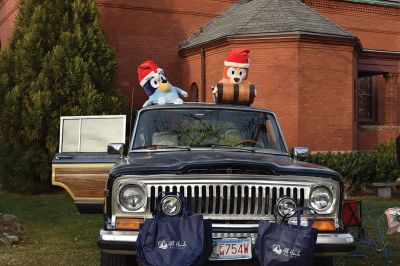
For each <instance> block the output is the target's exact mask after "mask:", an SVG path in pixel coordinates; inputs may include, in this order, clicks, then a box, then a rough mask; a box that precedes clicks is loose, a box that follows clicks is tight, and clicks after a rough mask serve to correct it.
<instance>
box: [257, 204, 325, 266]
mask: <svg viewBox="0 0 400 266" xmlns="http://www.w3.org/2000/svg"><path fill="white" fill-rule="evenodd" d="M302 210H312V211H314V210H313V209H311V208H308V207H305V208H296V210H295V212H296V216H297V225H289V224H284V221H285V219H286V217H283V219H282V221H281V222H280V223H279V222H278V221H277V220H276V217H275V223H272V222H268V221H260V225H259V228H258V233H257V241H256V247H255V253H256V256H257V259H258V261H259V263H260V264H261V265H262V266H278V265H279V266H281V265H294V266H306V265H312V264H313V260H314V253H315V247H316V242H317V235H318V230H317V229H315V228H313V227H312V225H313V223H314V222H315V219H316V212H315V211H314V217H313V219H312V221H311V222H310V223H309V224H308V226H300V212H301V211H302Z"/></svg>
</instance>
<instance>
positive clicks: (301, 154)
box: [292, 147, 310, 161]
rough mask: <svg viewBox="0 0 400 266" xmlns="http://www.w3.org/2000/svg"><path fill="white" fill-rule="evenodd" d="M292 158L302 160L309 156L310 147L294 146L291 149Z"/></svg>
mask: <svg viewBox="0 0 400 266" xmlns="http://www.w3.org/2000/svg"><path fill="white" fill-rule="evenodd" d="M292 153H293V159H295V160H299V161H304V160H305V159H307V158H308V157H309V156H310V149H309V148H307V147H294V148H293V149H292Z"/></svg>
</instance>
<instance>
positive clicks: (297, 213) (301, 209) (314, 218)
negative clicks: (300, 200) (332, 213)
mask: <svg viewBox="0 0 400 266" xmlns="http://www.w3.org/2000/svg"><path fill="white" fill-rule="evenodd" d="M301 211H312V212H313V214H314V215H313V218H312V220H311V222H309V223H308V226H307V227H308V228H310V227H311V226H312V225H313V224H314V223H315V220H316V219H317V212H316V211H315V210H314V209H313V208H310V207H298V208H296V209H294V212H295V214H296V218H297V228H300V222H301V220H300V212H301ZM276 213H277V210H276V207H275V212H274V216H275V223H277V222H278V221H277V215H276ZM288 216H289V213H288V214H285V215H284V216H283V217H282V220H281V224H283V223H284V222H285V220H287V219H288Z"/></svg>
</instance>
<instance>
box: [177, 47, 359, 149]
mask: <svg viewBox="0 0 400 266" xmlns="http://www.w3.org/2000/svg"><path fill="white" fill-rule="evenodd" d="M236 47H246V48H248V49H250V58H251V66H250V72H249V78H248V80H249V81H250V82H252V83H253V84H255V85H256V89H257V97H256V100H255V102H254V106H255V107H262V108H266V109H269V110H271V111H273V112H275V113H276V114H277V116H278V118H279V121H280V124H281V126H282V130H283V133H284V135H285V138H286V141H287V143H288V146H289V147H293V146H299V145H303V146H308V147H310V148H311V149H313V150H352V149H353V148H355V147H354V146H355V142H354V141H355V140H354V137H353V135H354V130H355V126H354V121H353V113H354V109H353V108H354V107H353V97H354V95H353V92H354V90H353V83H354V66H356V64H354V61H355V60H356V59H355V58H354V54H353V47H352V46H343V45H327V44H312V43H307V42H299V41H297V40H296V41H294V40H292V41H283V40H281V41H279V42H277V41H272V42H264V43H253V42H251V41H249V42H248V43H247V44H246V43H240V44H229V45H228V44H225V45H223V46H219V47H215V48H209V49H208V50H206V53H205V54H206V60H205V62H206V95H207V101H212V98H211V90H210V87H211V86H213V85H215V84H216V83H217V82H218V81H219V80H220V79H221V78H222V70H223V62H224V60H225V58H226V55H227V53H228V51H229V50H230V49H232V48H236ZM184 60H185V61H184V64H183V68H184V69H186V71H184V72H183V73H184V77H183V80H184V82H183V83H184V84H185V85H189V84H191V83H192V82H198V84H201V81H200V78H201V77H200V73H198V72H196V71H193V69H196V67H198V69H200V62H201V59H200V55H199V54H191V55H188V56H187V57H185V59H184Z"/></svg>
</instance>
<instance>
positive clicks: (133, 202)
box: [120, 185, 146, 211]
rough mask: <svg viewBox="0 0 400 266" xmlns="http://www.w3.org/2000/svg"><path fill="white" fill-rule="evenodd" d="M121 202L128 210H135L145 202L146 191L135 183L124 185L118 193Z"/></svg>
mask: <svg viewBox="0 0 400 266" xmlns="http://www.w3.org/2000/svg"><path fill="white" fill-rule="evenodd" d="M120 202H121V204H122V205H123V206H124V207H125V208H126V209H128V210H130V211H137V210H139V209H140V208H142V207H143V206H144V204H145V203H146V192H145V191H144V189H143V188H142V187H140V186H137V185H129V186H126V187H124V188H123V189H122V190H121V193H120Z"/></svg>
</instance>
